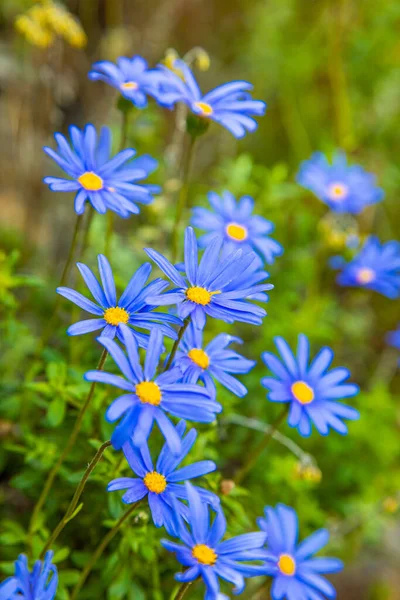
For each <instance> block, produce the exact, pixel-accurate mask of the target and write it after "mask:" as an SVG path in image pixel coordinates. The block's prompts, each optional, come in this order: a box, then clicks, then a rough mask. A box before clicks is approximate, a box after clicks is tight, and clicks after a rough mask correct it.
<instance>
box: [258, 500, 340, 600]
mask: <svg viewBox="0 0 400 600" xmlns="http://www.w3.org/2000/svg"><path fill="white" fill-rule="evenodd" d="M258 525H259V527H260V529H262V530H263V531H265V533H266V534H267V546H268V554H269V556H268V558H267V560H266V563H265V574H266V575H270V576H271V577H273V584H272V589H271V596H272V598H273V600H283V599H285V600H300V598H301V599H302V600H323V598H325V597H327V598H336V591H335V588H334V587H333V585H332V584H331V583H330V582H329V581H327V580H326V579H325V578H324V577H321V574H322V573H323V574H325V573H337V572H339V571H341V570H342V569H343V563H342V561H341V560H339V559H337V558H325V557H324V558H320V557H317V558H316V557H313V556H312V555H313V554H315V553H316V552H319V550H321V548H323V546H325V545H326V544H327V543H328V540H329V532H328V531H327V530H326V529H319V530H318V531H316V532H315V533H313V534H312V535H310V536H309V537H308V538H306V539H305V540H304V541H303V542H301V543H300V544H298V540H297V538H298V519H297V515H296V512H295V511H294V510H293V509H292V508H290V507H289V506H285V505H284V504H278V505H277V507H276V508H272V507H271V506H266V507H265V518H260V519H258Z"/></svg>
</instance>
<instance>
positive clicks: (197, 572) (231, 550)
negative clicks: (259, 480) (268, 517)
mask: <svg viewBox="0 0 400 600" xmlns="http://www.w3.org/2000/svg"><path fill="white" fill-rule="evenodd" d="M185 485H186V489H187V497H188V501H189V510H188V514H187V515H186V519H184V518H183V517H182V515H181V514H179V511H178V510H177V511H176V521H177V529H178V537H179V538H180V539H181V541H182V542H183V543H182V544H178V543H176V542H171V541H169V540H161V543H162V545H163V546H164V548H166V549H167V550H169V551H170V552H174V553H175V555H176V558H177V560H178V561H179V562H180V563H181V564H182V565H183V566H184V567H186V571H184V572H183V573H177V574H176V575H175V579H177V580H178V581H181V582H188V581H194V580H196V579H198V578H201V579H202V580H203V582H204V584H205V586H206V590H205V594H204V598H205V600H217V599H218V600H219V599H222V597H223V596H222V595H219V594H220V583H219V578H221V579H223V580H225V581H228V582H230V583H233V584H234V585H235V589H234V593H235V594H241V593H242V592H243V590H244V587H245V577H256V576H258V575H261V574H264V567H262V566H258V565H254V564H253V565H251V564H248V563H249V562H253V561H261V560H264V559H265V557H266V556H267V553H266V552H265V550H263V548H262V547H263V545H264V543H265V540H266V535H265V533H263V532H256V533H245V534H243V535H238V536H236V537H233V538H230V539H228V540H225V541H221V540H222V538H223V536H224V534H225V532H226V520H225V516H224V514H223V512H222V509H219V510H217V511H216V516H215V518H214V521H213V522H212V523H210V520H211V515H210V506H209V505H208V504H206V503H205V502H203V500H202V497H201V495H200V494H199V493H198V491H197V490H196V489H195V488H194V487H193V486H192V485H191V484H190V483H186V484H185ZM185 520H187V522H188V525H189V527H187V526H186V523H185Z"/></svg>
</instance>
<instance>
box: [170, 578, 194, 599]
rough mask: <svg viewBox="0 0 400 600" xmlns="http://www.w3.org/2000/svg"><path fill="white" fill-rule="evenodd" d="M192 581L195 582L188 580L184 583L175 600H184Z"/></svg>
mask: <svg viewBox="0 0 400 600" xmlns="http://www.w3.org/2000/svg"><path fill="white" fill-rule="evenodd" d="M192 583H193V581H188V582H187V583H182V585H181V587H180V588H179V590H178V592H177V594H176V596H175V598H174V600H182V598H183V596H184V595H185V594H186V592H187V591H188V589H189V588H190V587H191V585H192Z"/></svg>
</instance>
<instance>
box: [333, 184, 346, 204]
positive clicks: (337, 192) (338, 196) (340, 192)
mask: <svg viewBox="0 0 400 600" xmlns="http://www.w3.org/2000/svg"><path fill="white" fill-rule="evenodd" d="M348 191H349V190H348V188H347V186H346V185H344V184H343V183H332V184H331V185H330V186H329V196H330V197H331V199H332V200H343V198H345V197H346V196H347V193H348Z"/></svg>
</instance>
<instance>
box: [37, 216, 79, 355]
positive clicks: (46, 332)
mask: <svg viewBox="0 0 400 600" xmlns="http://www.w3.org/2000/svg"><path fill="white" fill-rule="evenodd" d="M82 224H83V215H78V217H77V219H76V222H75V228H74V233H73V235H72V241H71V245H70V248H69V253H68V258H67V262H66V263H65V266H64V270H63V273H62V275H61V279H60V283H59V284H58V285H59V287H63V286H64V285H65V284H66V283H67V281H68V275H69V273H70V270H71V266H72V262H73V260H74V256H75V251H76V247H77V244H78V238H79V233H80V231H81V228H82ZM61 299H62V296H60V294H57V298H56V302H55V306H54V311H53V315H52V317H51V319H50V320H49V321H48V322H47V327H45V329H44V333H43V336H42V338H41V340H40V342H39V346H38V350H37V353H36V355H38V354H40V352H41V350H42V348H43V347H44V346H45V345H46V344H47V342H48V341H49V338H50V336H51V334H52V332H53V330H54V323H55V320H56V319H57V315H58V310H59V308H60V303H61Z"/></svg>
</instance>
